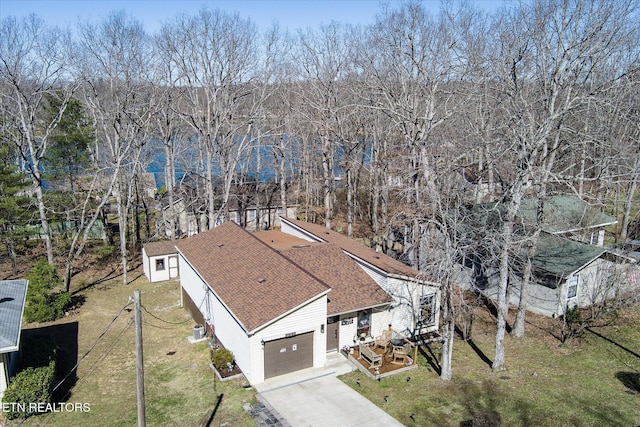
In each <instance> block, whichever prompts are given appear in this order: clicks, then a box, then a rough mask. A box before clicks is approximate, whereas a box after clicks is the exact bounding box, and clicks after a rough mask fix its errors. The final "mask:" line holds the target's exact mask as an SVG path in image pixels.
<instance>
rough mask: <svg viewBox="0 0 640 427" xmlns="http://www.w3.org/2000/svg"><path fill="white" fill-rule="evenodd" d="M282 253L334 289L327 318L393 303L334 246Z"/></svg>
mask: <svg viewBox="0 0 640 427" xmlns="http://www.w3.org/2000/svg"><path fill="white" fill-rule="evenodd" d="M282 253H283V254H284V255H285V256H286V257H288V258H290V259H292V260H293V261H294V262H295V263H297V264H298V265H300V266H302V267H303V268H304V269H305V270H307V271H311V272H313V274H314V275H315V276H316V277H318V278H319V279H320V280H322V281H323V282H324V283H326V284H327V285H329V286H330V287H331V293H330V294H329V295H328V299H329V302H328V304H327V314H328V315H336V314H341V313H347V312H352V311H357V310H360V309H363V308H369V307H375V306H379V305H383V304H387V303H390V302H391V301H392V300H393V299H392V298H391V296H390V295H389V294H387V293H386V292H385V291H383V290H382V288H380V287H379V286H378V284H377V283H376V282H374V280H373V279H372V278H371V277H369V275H368V274H367V273H365V272H364V270H363V269H362V268H360V267H359V266H358V265H357V264H356V262H355V261H354V260H353V259H351V258H350V257H349V256H348V255H346V254H345V253H344V252H342V250H341V249H340V248H339V247H337V246H335V245H333V244H330V243H328V244H316V245H309V246H307V247H301V248H291V249H288V250H285V251H283V252H282Z"/></svg>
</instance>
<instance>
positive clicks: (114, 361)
mask: <svg viewBox="0 0 640 427" xmlns="http://www.w3.org/2000/svg"><path fill="white" fill-rule="evenodd" d="M134 274H135V275H136V276H137V275H138V274H139V273H134ZM134 277H135V276H134ZM120 280H121V279H120V278H115V279H114V280H111V281H106V282H103V283H101V284H99V285H95V286H92V287H89V288H87V289H85V290H83V291H82V292H81V293H82V295H83V296H84V297H85V302H84V304H83V305H82V306H81V307H80V309H79V311H78V313H77V314H74V315H72V316H69V317H67V318H65V319H62V320H60V321H58V322H54V323H51V324H46V325H44V324H43V325H34V324H30V325H25V330H26V331H25V333H23V336H29V334H30V333H36V332H37V331H46V333H47V334H49V333H50V332H52V331H56V330H60V329H59V328H62V330H64V331H66V334H67V335H72V336H73V335H77V337H76V338H75V340H74V339H73V338H69V336H67V337H66V338H67V339H66V341H68V342H67V344H66V348H64V347H65V346H64V345H63V348H62V351H63V352H65V354H67V355H68V354H70V353H72V352H74V351H75V352H76V354H77V357H76V358H75V359H74V360H73V362H74V363H71V364H70V366H68V367H65V368H67V369H69V368H70V367H71V366H73V364H75V361H77V360H80V358H81V357H82V356H83V355H84V354H85V353H86V352H87V351H88V350H89V349H90V347H91V346H92V345H93V344H94V343H95V342H96V340H97V344H96V346H95V348H93V349H92V350H91V351H90V352H89V353H88V355H87V356H86V358H84V359H83V360H81V362H80V365H79V367H78V369H77V378H75V381H74V382H75V384H73V385H72V386H71V387H70V391H69V395H68V396H67V397H66V399H65V401H66V402H69V403H85V404H88V405H89V408H90V410H89V411H88V412H80V411H73V412H58V413H47V414H42V415H38V416H34V417H31V418H28V419H27V420H26V421H25V422H24V424H23V425H25V426H30V425H33V426H40V425H46V426H65V427H66V426H72V425H73V426H90V425H91V426H93V425H104V426H132V425H135V424H136V420H137V406H136V371H135V342H134V327H133V311H129V310H125V311H123V313H122V314H121V315H120V316H119V317H118V318H117V319H116V320H115V321H114V322H113V324H112V326H111V328H110V330H109V331H108V332H107V333H106V334H105V335H104V336H103V337H102V338H100V339H98V337H99V336H100V334H102V333H103V331H104V330H105V328H106V327H107V325H108V324H109V323H110V322H111V321H112V320H113V318H114V317H115V316H116V314H117V313H118V312H119V311H120V309H121V308H122V307H123V306H125V304H127V302H128V299H129V297H130V296H133V291H134V289H140V290H141V303H142V305H143V307H144V308H145V309H146V311H145V310H143V311H142V317H143V346H144V366H145V398H146V399H145V400H146V420H147V425H150V426H178V425H179V426H200V425H203V424H204V423H206V422H207V420H209V418H210V417H211V413H212V412H213V409H214V408H215V407H216V404H217V403H218V400H219V398H220V396H221V399H220V405H219V406H218V408H217V411H216V413H215V416H214V417H213V421H212V423H211V425H212V426H217V425H224V424H225V423H226V424H227V425H229V426H255V423H254V422H253V420H252V419H251V417H249V416H248V415H247V414H246V413H245V411H244V410H243V404H244V403H254V402H255V396H254V393H255V392H254V391H253V389H252V388H248V389H247V388H245V387H243V386H244V385H246V382H245V381H244V379H242V380H239V379H236V380H231V381H225V382H221V381H219V380H218V379H216V377H215V374H214V373H213V372H212V371H211V369H210V367H209V363H210V360H209V348H208V347H207V345H206V343H196V344H190V343H189V342H188V340H187V337H188V336H190V335H192V334H193V329H192V328H193V325H194V322H193V321H192V320H191V319H190V318H189V316H188V315H187V313H186V311H185V310H184V309H183V308H182V307H180V292H179V285H178V282H176V281H171V282H162V283H156V284H150V283H149V282H148V281H147V280H146V279H145V278H144V276H142V277H138V278H137V279H136V280H135V281H133V282H132V283H130V284H129V285H126V286H125V285H122V284H121V283H120ZM132 308H133V305H130V306H129V307H128V309H132ZM154 316H155V317H154ZM160 319H161V320H160ZM65 326H71V327H66V328H65ZM69 331H71V333H69ZM74 331H77V332H76V333H74ZM52 333H53V334H54V335H55V332H52ZM74 341H75V342H74ZM69 343H70V344H69ZM74 345H75V347H76V348H75V349H74V348H73V347H74ZM23 351H29V345H28V343H27V345H26V346H24V347H23ZM72 377H73V376H72ZM16 421H17V422H16ZM19 422H20V420H15V421H12V422H10V423H8V425H17V424H18V423H19Z"/></svg>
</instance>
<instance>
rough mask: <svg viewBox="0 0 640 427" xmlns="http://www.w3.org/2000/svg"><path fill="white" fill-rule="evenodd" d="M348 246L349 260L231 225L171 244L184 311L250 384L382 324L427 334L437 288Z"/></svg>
mask: <svg viewBox="0 0 640 427" xmlns="http://www.w3.org/2000/svg"><path fill="white" fill-rule="evenodd" d="M281 220H282V221H283V224H284V221H285V220H284V219H283V218H281ZM287 224H293V223H292V222H290V221H288V220H287ZM331 233H334V232H331ZM336 234H337V233H336ZM345 239H347V240H350V239H348V238H346V237H345ZM337 240H339V239H338V238H336V241H337ZM343 243H345V242H343ZM353 243H354V245H355V246H353V247H352V248H351V250H352V252H358V253H359V254H360V255H359V256H358V257H356V256H354V255H352V254H351V253H350V252H346V251H345V249H344V248H343V247H342V246H341V245H338V244H336V243H334V242H329V241H327V240H324V241H313V240H312V239H309V238H306V239H304V238H300V237H297V236H294V235H292V234H290V233H289V234H287V233H282V232H279V231H273V230H272V231H266V232H256V233H250V232H247V231H246V230H244V229H242V228H241V227H240V226H238V225H237V224H235V223H232V222H228V223H224V224H222V225H220V226H218V227H216V228H214V229H212V230H209V231H206V232H203V233H200V234H198V235H195V236H192V237H190V238H188V239H184V240H178V241H176V243H175V245H176V248H177V251H178V259H179V270H180V284H181V288H182V299H183V302H184V306H185V308H186V309H187V310H188V311H189V312H190V313H191V315H192V316H193V318H194V319H195V320H196V322H200V323H201V324H203V325H206V329H207V332H208V334H209V335H210V336H213V335H215V337H216V338H217V339H218V340H219V341H220V342H221V343H222V344H223V345H224V346H225V347H226V348H228V349H229V350H231V351H232V352H233V353H234V356H235V359H236V363H237V364H238V366H239V367H240V369H242V372H243V373H244V375H245V377H246V378H247V379H248V380H249V382H250V383H252V384H257V383H261V382H263V381H264V380H265V379H268V378H271V377H274V376H278V375H282V374H285V373H289V372H293V371H296V370H299V369H304V368H308V367H319V366H323V365H324V364H325V362H326V354H327V352H335V351H337V350H339V349H340V348H343V347H345V346H353V345H354V344H356V343H357V342H359V341H361V340H365V341H368V340H373V339H374V338H375V337H376V336H379V335H380V334H381V332H382V331H383V330H385V329H388V328H389V327H390V326H391V327H392V328H393V329H394V330H396V331H399V332H401V333H404V334H406V335H407V336H408V335H410V334H411V333H413V332H419V333H422V332H430V331H436V330H437V329H438V287H437V286H436V285H435V284H434V283H432V282H426V281H421V280H419V279H417V278H416V276H418V272H416V271H414V270H412V269H410V268H408V267H405V266H404V265H403V264H401V263H398V262H396V261H394V260H392V259H391V258H388V257H386V256H385V255H382V254H376V253H375V252H374V251H372V250H371V249H369V248H366V247H364V246H363V247H362V248H363V250H361V249H360V248H357V247H359V246H361V245H359V244H358V243H356V242H353ZM343 246H349V245H347V244H346V243H345V244H344V245H343ZM369 257H371V258H372V260H371V261H372V262H373V264H372V263H369V262H368V261H366V258H369ZM368 270H370V271H371V272H374V273H368ZM374 276H375V277H374ZM410 276H413V277H410ZM381 284H382V285H384V286H385V287H386V288H387V289H389V290H391V291H392V292H393V294H391V293H390V292H388V291H386V290H385V288H383V287H382V286H381ZM420 304H422V306H420ZM408 307H411V308H412V309H414V310H415V312H412V313H410V311H411V310H409V309H408Z"/></svg>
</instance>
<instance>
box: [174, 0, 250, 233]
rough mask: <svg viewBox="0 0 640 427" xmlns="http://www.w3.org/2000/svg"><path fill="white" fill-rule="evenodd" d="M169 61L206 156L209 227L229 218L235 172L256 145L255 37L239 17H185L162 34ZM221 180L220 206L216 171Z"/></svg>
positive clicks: (218, 14)
mask: <svg viewBox="0 0 640 427" xmlns="http://www.w3.org/2000/svg"><path fill="white" fill-rule="evenodd" d="M162 34H163V40H164V41H163V43H164V46H165V48H164V50H165V51H167V52H171V55H170V56H169V57H168V58H167V60H169V61H171V63H170V65H169V66H170V67H172V68H173V69H175V70H177V72H178V73H179V80H178V81H177V82H178V83H179V84H180V85H183V86H185V87H186V91H185V98H184V103H185V104H184V105H185V110H184V111H183V118H184V120H185V121H186V123H187V124H188V125H189V126H191V128H192V129H193V130H194V132H195V133H196V134H197V135H198V142H199V144H200V147H201V152H202V154H203V157H202V158H203V161H204V165H203V166H204V170H202V173H203V175H204V176H205V177H206V181H205V186H206V197H207V201H208V212H207V214H208V222H209V224H208V227H209V228H212V227H214V226H215V224H216V222H217V221H218V218H219V217H222V218H223V219H224V218H225V217H226V216H227V211H228V200H229V194H230V192H231V187H232V182H233V179H234V175H235V169H236V166H237V165H238V162H239V161H240V159H241V157H242V156H243V155H246V151H247V149H248V146H249V145H250V143H251V142H252V140H253V125H254V121H255V113H256V110H257V109H258V105H259V104H260V100H259V99H256V97H255V95H256V92H255V90H254V87H253V86H252V84H251V83H252V80H253V79H254V77H255V71H256V65H257V64H256V61H257V51H256V49H257V32H256V29H255V27H254V25H253V24H251V22H250V21H248V20H243V19H241V18H240V17H239V16H238V15H233V16H229V15H227V14H225V13H224V12H221V11H219V10H214V11H209V10H207V9H201V10H200V11H199V12H198V13H197V14H196V15H195V16H186V15H182V16H179V17H177V18H176V19H175V20H174V21H172V22H169V23H167V24H165V26H164V27H163V29H162ZM215 169H218V170H219V171H220V174H221V175H222V179H223V186H224V188H223V194H222V201H221V204H220V206H219V207H218V206H217V205H216V200H215V195H214V177H213V174H214V170H215Z"/></svg>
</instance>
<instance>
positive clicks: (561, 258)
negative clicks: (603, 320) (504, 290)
mask: <svg viewBox="0 0 640 427" xmlns="http://www.w3.org/2000/svg"><path fill="white" fill-rule="evenodd" d="M632 269H633V266H632V265H631V264H630V263H628V262H626V260H625V259H624V258H620V257H618V256H616V255H614V254H612V253H611V252H609V251H607V250H605V249H604V248H602V247H599V246H596V245H588V244H584V243H580V242H576V241H573V240H570V239H566V238H563V237H558V236H554V235H551V234H548V233H545V232H542V233H541V235H540V238H539V240H538V246H537V251H536V254H535V256H534V258H533V271H532V273H533V276H532V279H531V282H530V284H529V287H528V293H527V301H528V302H527V309H528V310H529V311H532V312H534V313H538V314H543V315H546V316H552V317H555V316H561V315H563V314H564V313H565V311H566V309H567V307H569V308H571V307H574V306H578V307H588V306H591V305H593V304H594V303H597V302H600V301H602V300H603V299H604V298H611V297H615V296H618V295H620V294H622V293H624V292H626V291H627V290H628V289H629V283H628V277H631V276H630V273H631V272H632V271H633V270H632ZM487 276H488V277H487V280H486V282H485V283H484V285H478V286H477V287H476V289H478V290H480V291H481V292H482V293H483V294H485V295H486V296H488V297H490V298H492V299H494V300H495V299H496V296H497V292H498V286H499V280H500V274H499V272H498V270H497V269H492V270H490V271H489V272H488V273H487ZM521 285H522V278H521V277H520V276H519V274H518V272H514V273H513V274H511V276H510V278H509V286H510V291H509V297H510V301H509V302H510V303H511V304H513V305H518V302H519V299H520V292H521Z"/></svg>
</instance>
